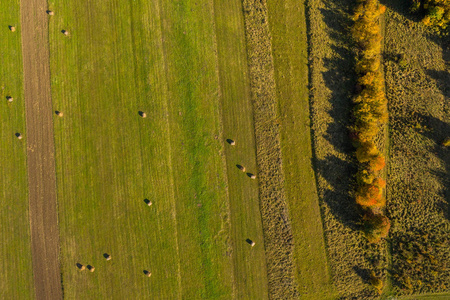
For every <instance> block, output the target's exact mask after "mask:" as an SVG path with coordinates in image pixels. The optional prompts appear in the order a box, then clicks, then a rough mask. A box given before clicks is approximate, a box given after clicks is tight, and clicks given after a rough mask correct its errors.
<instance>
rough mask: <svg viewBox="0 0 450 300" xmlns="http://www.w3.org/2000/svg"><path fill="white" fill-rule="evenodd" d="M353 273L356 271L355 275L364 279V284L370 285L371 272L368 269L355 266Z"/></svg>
mask: <svg viewBox="0 0 450 300" xmlns="http://www.w3.org/2000/svg"><path fill="white" fill-rule="evenodd" d="M353 271H355V273H356V274H357V275H358V276H359V277H360V278H361V279H362V281H363V282H364V283H366V284H370V271H369V270H368V269H363V268H360V267H358V266H354V267H353Z"/></svg>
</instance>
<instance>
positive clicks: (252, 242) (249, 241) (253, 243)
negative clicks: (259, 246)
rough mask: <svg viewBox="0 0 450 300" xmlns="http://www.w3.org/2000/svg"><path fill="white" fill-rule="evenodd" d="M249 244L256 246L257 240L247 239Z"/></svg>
mask: <svg viewBox="0 0 450 300" xmlns="http://www.w3.org/2000/svg"><path fill="white" fill-rule="evenodd" d="M245 241H246V242H247V243H248V244H250V246H252V247H254V246H255V242H254V241H252V240H251V239H246V240H245Z"/></svg>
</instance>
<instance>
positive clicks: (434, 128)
mask: <svg viewBox="0 0 450 300" xmlns="http://www.w3.org/2000/svg"><path fill="white" fill-rule="evenodd" d="M449 80H450V79H449ZM446 84H447V85H450V82H447V83H446ZM447 95H448V94H447ZM419 119H420V120H423V121H422V122H423V124H422V127H425V126H426V128H428V129H429V130H420V131H419V132H420V133H421V134H423V135H424V136H426V137H427V138H429V139H431V140H433V141H434V147H433V149H431V152H433V153H434V154H435V155H436V156H437V157H438V158H439V159H440V160H441V161H442V162H443V165H444V169H443V170H442V169H441V170H430V174H431V175H432V176H435V177H436V178H438V179H439V181H440V182H441V184H442V186H443V190H442V193H443V196H444V203H440V204H439V207H440V209H441V210H442V211H443V213H444V214H445V217H446V218H447V219H448V220H450V176H449V173H450V146H447V147H445V146H443V142H444V141H445V140H446V139H449V138H450V123H448V122H444V121H442V120H440V119H438V118H436V117H433V116H426V115H422V114H420V115H419Z"/></svg>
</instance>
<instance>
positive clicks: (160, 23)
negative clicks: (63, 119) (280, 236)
mask: <svg viewBox="0 0 450 300" xmlns="http://www.w3.org/2000/svg"><path fill="white" fill-rule="evenodd" d="M156 5H157V6H158V15H159V28H160V32H161V35H160V45H161V54H162V59H163V61H164V68H163V71H164V74H167V59H166V48H165V46H164V35H163V32H164V31H163V27H162V26H163V25H162V20H163V19H162V13H161V1H160V0H158V1H157V2H156ZM164 87H165V92H166V93H165V97H164V99H165V101H164V104H163V105H164V112H165V115H166V128H167V132H168V135H167V145H168V148H169V165H168V166H169V170H170V176H169V177H170V191H171V195H170V198H171V199H172V207H173V212H172V213H173V220H174V225H175V226H174V230H175V239H176V243H175V244H176V249H177V256H178V276H177V280H178V290H179V293H178V299H182V298H183V286H182V284H181V261H180V249H179V241H178V221H177V218H176V214H177V203H176V201H175V191H174V177H175V174H174V171H173V162H172V151H173V150H172V143H171V141H170V135H171V130H170V122H169V102H168V94H167V81H166V80H164Z"/></svg>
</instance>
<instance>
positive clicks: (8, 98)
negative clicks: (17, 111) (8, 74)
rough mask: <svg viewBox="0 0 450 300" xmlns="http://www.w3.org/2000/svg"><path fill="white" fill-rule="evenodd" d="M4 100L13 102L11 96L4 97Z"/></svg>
mask: <svg viewBox="0 0 450 300" xmlns="http://www.w3.org/2000/svg"><path fill="white" fill-rule="evenodd" d="M6 100H7V101H8V102H13V100H14V99H13V97H11V96H7V97H6Z"/></svg>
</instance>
